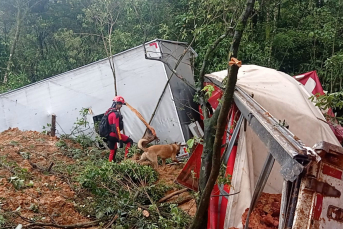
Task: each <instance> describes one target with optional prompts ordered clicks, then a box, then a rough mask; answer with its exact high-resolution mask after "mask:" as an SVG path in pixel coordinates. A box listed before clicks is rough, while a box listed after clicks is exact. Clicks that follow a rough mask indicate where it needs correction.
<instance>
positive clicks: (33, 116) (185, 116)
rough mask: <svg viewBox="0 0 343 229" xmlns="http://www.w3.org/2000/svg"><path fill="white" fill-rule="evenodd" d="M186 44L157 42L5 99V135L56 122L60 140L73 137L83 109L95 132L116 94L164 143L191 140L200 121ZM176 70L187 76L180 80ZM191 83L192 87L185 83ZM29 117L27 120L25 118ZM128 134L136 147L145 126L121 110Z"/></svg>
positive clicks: (1, 120)
mask: <svg viewBox="0 0 343 229" xmlns="http://www.w3.org/2000/svg"><path fill="white" fill-rule="evenodd" d="M196 55H197V54H196V53H195V52H194V50H193V49H192V48H190V47H188V45H187V44H186V43H183V42H177V41H168V40H161V39H155V40H152V41H149V42H146V43H145V44H144V45H139V46H137V47H134V48H131V49H129V50H125V51H123V52H121V53H118V54H115V55H113V56H111V57H109V58H106V59H103V60H99V61H96V62H94V63H91V64H88V65H85V66H82V67H79V68H77V69H74V70H71V71H68V72H65V73H62V74H59V75H56V76H52V77H50V78H47V79H45V80H41V81H38V82H35V83H33V84H30V85H27V86H25V87H22V88H18V89H16V90H12V91H9V92H6V93H3V94H0V106H1V107H2V109H1V110H0V131H4V130H6V129H8V128H10V127H12V128H13V127H18V128H19V129H21V130H35V131H42V128H43V126H46V125H47V124H51V122H52V121H51V120H52V119H53V118H54V117H55V121H54V122H55V123H56V135H57V136H59V135H62V134H70V133H71V132H73V129H74V123H75V121H76V119H77V117H78V116H79V112H80V110H82V109H84V108H86V109H87V110H89V112H88V113H87V117H86V118H87V121H88V122H89V124H90V127H91V128H90V132H91V133H93V129H92V128H93V127H94V125H95V124H96V122H97V121H99V120H101V117H102V116H103V113H104V112H105V111H106V110H107V109H108V108H109V107H110V106H111V104H112V99H113V97H114V95H115V88H114V77H113V73H112V69H111V67H110V65H109V59H112V60H113V62H114V67H115V75H116V82H117V88H116V89H117V94H118V95H121V96H123V97H124V98H125V100H126V101H127V102H128V103H129V104H130V105H132V107H134V108H136V109H137V110H138V111H139V112H140V113H141V115H142V116H143V117H144V118H145V119H146V120H147V121H148V122H149V124H150V125H151V126H153V127H154V128H155V130H156V134H157V136H158V137H159V139H160V141H161V143H173V142H182V143H185V142H186V141H187V140H188V139H189V138H191V137H192V136H193V135H192V132H191V130H190V129H189V125H190V124H191V123H192V122H194V120H197V119H198V116H199V115H198V114H197V112H196V111H194V108H196V107H197V106H196V104H195V103H194V102H193V95H194V92H195V91H194V79H193V67H192V66H193V59H194V57H195V56H196ZM173 70H174V71H175V70H176V71H177V72H178V73H180V74H181V75H182V79H181V78H179V77H178V76H176V75H175V74H174V72H173ZM183 80H187V82H189V84H190V85H186V84H184V83H183ZM23 112H25V118H23ZM121 112H122V114H123V117H124V120H125V125H124V131H125V134H126V135H128V136H130V137H131V138H132V139H133V140H134V141H135V142H137V141H138V140H139V139H140V138H141V137H142V136H143V134H144V132H145V130H146V126H145V125H144V124H143V123H142V122H141V120H140V119H139V118H138V117H137V116H136V114H134V113H133V112H131V110H129V109H128V108H127V107H125V106H124V107H123V109H121Z"/></svg>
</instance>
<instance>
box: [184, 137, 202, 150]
mask: <svg viewBox="0 0 343 229" xmlns="http://www.w3.org/2000/svg"><path fill="white" fill-rule="evenodd" d="M202 141H203V139H202V138H198V137H196V136H194V137H193V138H190V139H188V140H187V151H188V153H190V152H191V151H192V149H193V147H194V146H195V145H196V144H199V143H202Z"/></svg>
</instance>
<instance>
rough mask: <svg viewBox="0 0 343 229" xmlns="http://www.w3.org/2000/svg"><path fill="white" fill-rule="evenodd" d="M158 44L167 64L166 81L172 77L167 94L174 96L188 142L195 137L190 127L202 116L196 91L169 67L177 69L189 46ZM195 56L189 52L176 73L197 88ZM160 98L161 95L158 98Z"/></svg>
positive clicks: (163, 59)
mask: <svg viewBox="0 0 343 229" xmlns="http://www.w3.org/2000/svg"><path fill="white" fill-rule="evenodd" d="M157 44H158V46H160V48H161V54H162V61H163V63H165V64H164V67H165V72H166V74H165V76H166V79H169V78H170V77H171V76H172V78H171V79H170V81H169V87H168V91H167V90H166V92H165V93H171V95H172V100H173V106H175V108H176V109H175V110H176V112H177V115H178V118H179V121H180V124H179V125H180V126H181V129H182V132H183V136H184V138H185V140H186V139H187V140H188V139H190V138H192V137H193V135H192V133H191V131H190V130H189V127H188V125H189V124H190V123H192V122H194V120H200V115H199V113H198V112H197V110H198V104H196V103H195V102H194V101H193V96H194V94H195V90H194V89H193V88H191V87H189V86H188V85H187V84H185V83H184V82H183V81H182V80H181V79H180V78H178V77H177V76H176V75H175V74H173V73H172V71H171V70H170V69H169V67H171V68H172V69H175V66H176V64H177V63H178V61H179V59H180V58H181V57H182V56H183V54H184V53H185V51H186V50H187V47H188V46H187V45H179V44H175V43H171V42H165V41H160V42H157ZM193 55H194V53H193V52H192V51H191V50H188V52H187V53H186V54H185V55H184V56H183V58H182V60H181V62H180V63H179V65H178V67H177V68H176V71H177V73H178V74H179V75H181V76H182V77H183V78H184V79H185V80H187V82H189V83H190V84H191V85H193V86H195V82H194V77H193V69H192V66H191V60H192V58H193ZM167 64H168V66H169V67H168V66H167ZM159 96H160V94H159V95H158V96H157V97H159Z"/></svg>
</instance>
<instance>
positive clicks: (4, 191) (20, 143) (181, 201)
mask: <svg viewBox="0 0 343 229" xmlns="http://www.w3.org/2000/svg"><path fill="white" fill-rule="evenodd" d="M58 141H59V139H58V138H56V137H50V136H48V135H46V134H43V133H39V132H36V131H20V130H18V129H17V128H13V129H9V130H7V131H4V132H2V133H0V216H1V215H6V219H7V222H10V224H11V225H12V226H13V225H17V224H19V223H20V224H23V225H28V224H30V223H33V222H40V223H46V224H48V223H50V224H55V225H56V224H57V225H73V224H83V223H87V222H91V221H93V220H94V219H90V218H88V217H87V216H83V215H81V214H80V213H79V211H78V209H79V208H80V196H81V195H82V196H83V197H82V198H91V197H89V196H88V194H87V193H79V190H80V189H79V184H78V183H75V182H73V181H72V179H71V177H72V176H75V175H76V174H75V171H70V176H66V175H65V174H64V173H61V172H59V171H60V170H61V168H63V171H66V169H67V168H68V166H71V165H74V164H75V161H74V160H73V159H72V158H70V157H68V156H66V154H65V152H63V151H62V150H61V149H60V148H58V147H56V143H57V142H58ZM63 141H64V142H66V141H67V140H65V139H64V140H63ZM68 144H70V145H73V144H74V143H72V142H69V143H68ZM73 147H75V148H77V147H79V146H78V145H73ZM104 157H106V155H104ZM182 168H183V164H172V165H166V167H165V168H162V167H161V166H160V167H159V168H158V172H159V174H160V176H159V181H158V182H163V183H165V184H167V185H171V186H173V190H170V191H169V192H168V193H166V195H168V194H170V193H171V192H174V191H177V190H179V189H182V187H180V186H177V185H175V183H174V180H175V179H176V177H177V175H178V174H179V173H180V171H181V170H182ZM166 202H169V203H178V205H179V207H180V208H181V209H182V210H184V211H185V212H187V213H188V214H189V215H194V214H195V211H196V204H195V201H194V199H193V197H192V196H191V195H190V194H189V193H188V192H187V191H186V192H182V193H180V194H178V195H175V196H173V197H172V198H170V199H168V200H167V201H166ZM81 203H82V201H81ZM81 207H82V206H81ZM0 224H1V222H0ZM6 225H8V224H6ZM0 227H1V226H0ZM46 228H48V227H46ZM93 228H97V227H93Z"/></svg>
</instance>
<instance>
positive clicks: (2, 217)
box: [0, 214, 6, 226]
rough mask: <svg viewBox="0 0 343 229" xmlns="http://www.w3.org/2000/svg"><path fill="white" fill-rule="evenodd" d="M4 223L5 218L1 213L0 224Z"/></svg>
mask: <svg viewBox="0 0 343 229" xmlns="http://www.w3.org/2000/svg"><path fill="white" fill-rule="evenodd" d="M5 224H6V219H5V217H4V216H3V215H2V214H0V226H3V225H5Z"/></svg>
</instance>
